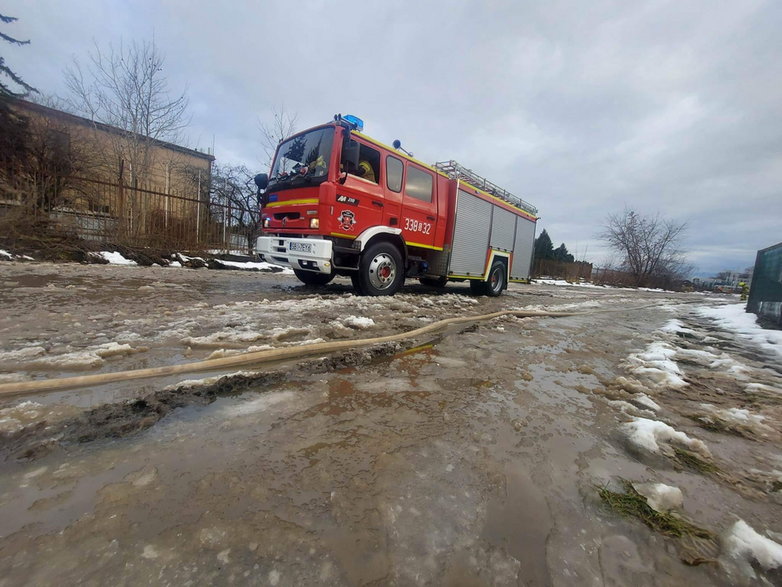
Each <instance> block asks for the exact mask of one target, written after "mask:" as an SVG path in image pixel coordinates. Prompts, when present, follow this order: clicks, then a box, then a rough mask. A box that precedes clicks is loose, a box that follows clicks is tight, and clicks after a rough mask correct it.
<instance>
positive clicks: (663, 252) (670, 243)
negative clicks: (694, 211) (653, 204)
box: [600, 209, 689, 286]
mask: <svg viewBox="0 0 782 587" xmlns="http://www.w3.org/2000/svg"><path fill="white" fill-rule="evenodd" d="M686 228H687V224H686V223H685V222H674V221H672V220H668V219H665V218H660V216H659V214H658V215H656V216H653V217H648V216H642V215H640V214H638V213H637V212H635V211H634V210H631V209H625V210H624V212H622V213H621V214H611V215H609V216H608V219H607V220H606V224H605V226H604V230H603V232H602V233H601V234H600V237H601V238H602V239H603V240H605V241H606V242H608V244H609V245H610V246H611V248H612V249H613V250H614V251H616V252H617V253H618V254H619V255H620V256H621V258H622V268H623V269H624V270H625V271H627V272H628V273H630V274H631V275H632V277H633V279H634V282H635V285H636V286H646V285H649V284H650V283H651V281H652V280H653V279H655V278H657V279H661V280H666V281H667V280H670V279H673V278H676V277H680V276H682V274H683V272H684V271H686V270H688V267H689V266H688V265H687V264H686V261H685V260H684V255H683V253H682V251H681V250H680V248H679V246H680V243H681V240H682V238H683V236H684V232H685V230H686Z"/></svg>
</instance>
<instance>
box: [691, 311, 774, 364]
mask: <svg viewBox="0 0 782 587" xmlns="http://www.w3.org/2000/svg"><path fill="white" fill-rule="evenodd" d="M745 308H746V304H745V303H743V302H742V303H738V304H726V305H724V306H718V307H701V308H697V312H698V313H699V314H700V315H701V316H705V317H707V318H712V319H713V320H714V321H716V322H717V325H718V326H719V327H720V328H723V329H724V330H727V331H728V332H731V333H735V334H737V335H739V336H740V337H741V338H743V339H745V340H747V341H749V342H751V343H753V344H756V345H757V346H759V347H761V348H762V349H764V350H766V351H769V352H772V353H775V354H777V355H779V356H782V331H780V330H767V329H765V328H763V327H761V326H760V325H759V324H757V322H756V320H757V317H756V316H755V314H751V313H748V312H746V311H745Z"/></svg>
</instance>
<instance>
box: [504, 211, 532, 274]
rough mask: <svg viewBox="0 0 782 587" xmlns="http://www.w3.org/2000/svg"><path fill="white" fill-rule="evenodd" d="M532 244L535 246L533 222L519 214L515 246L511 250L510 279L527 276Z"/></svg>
mask: <svg viewBox="0 0 782 587" xmlns="http://www.w3.org/2000/svg"><path fill="white" fill-rule="evenodd" d="M533 246H535V223H534V222H531V221H530V220H527V219H526V218H522V217H521V216H519V217H517V218H516V248H515V249H514V251H513V264H512V265H513V266H512V267H511V268H510V278H511V279H527V278H529V272H530V265H531V264H532V247H533Z"/></svg>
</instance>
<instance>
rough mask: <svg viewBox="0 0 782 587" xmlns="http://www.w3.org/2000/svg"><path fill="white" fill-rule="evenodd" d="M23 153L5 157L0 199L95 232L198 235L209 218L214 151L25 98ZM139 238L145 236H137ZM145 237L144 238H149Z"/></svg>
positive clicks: (16, 107) (16, 103)
mask: <svg viewBox="0 0 782 587" xmlns="http://www.w3.org/2000/svg"><path fill="white" fill-rule="evenodd" d="M11 108H12V110H13V111H14V112H15V113H16V114H17V115H18V116H19V117H20V118H21V119H23V120H24V121H25V122H24V129H25V130H24V133H25V135H26V136H25V144H26V148H25V153H24V157H18V158H15V159H14V160H13V161H12V162H11V163H9V162H8V159H9V158H8V157H5V159H4V161H3V162H2V163H3V166H2V167H3V169H2V172H0V205H2V206H3V208H4V209H5V211H6V213H8V212H9V210H12V209H13V208H15V207H17V208H25V209H30V210H35V211H37V212H39V213H40V212H43V213H47V214H49V215H50V217H51V218H53V219H56V220H58V221H61V222H63V223H66V224H70V225H71V226H73V227H75V228H76V229H77V230H78V231H80V232H81V233H82V234H85V235H92V236H96V237H99V238H101V237H102V238H105V237H116V236H117V235H125V236H128V237H135V238H137V239H138V238H139V237H145V238H146V237H149V238H152V240H154V237H159V236H161V235H162V234H164V233H167V232H169V233H170V232H171V231H172V230H174V229H175V230H176V231H177V232H179V233H182V234H181V235H180V236H184V233H185V232H192V233H193V234H192V235H190V236H189V237H188V238H189V239H190V240H192V239H193V238H195V239H196V240H197V239H198V237H199V235H198V233H199V232H203V230H201V229H202V227H205V225H204V223H208V214H207V212H208V209H209V202H208V194H209V186H210V181H211V173H212V162H213V161H214V156H213V155H212V154H211V153H204V152H201V151H198V150H194V149H189V148H186V147H182V146H180V145H175V144H173V143H168V142H165V141H161V140H157V139H153V138H150V137H145V136H141V135H138V134H135V133H130V132H127V131H124V130H122V129H120V128H116V127H113V126H109V125H106V124H102V123H99V122H95V121H92V120H89V119H87V118H83V117H81V116H76V115H73V114H70V113H68V112H63V111H62V110H57V109H54V108H50V107H47V106H42V105H40V104H35V103H33V102H28V101H26V100H13V101H12V102H11ZM141 240H143V238H142V239H141ZM148 240H149V239H148Z"/></svg>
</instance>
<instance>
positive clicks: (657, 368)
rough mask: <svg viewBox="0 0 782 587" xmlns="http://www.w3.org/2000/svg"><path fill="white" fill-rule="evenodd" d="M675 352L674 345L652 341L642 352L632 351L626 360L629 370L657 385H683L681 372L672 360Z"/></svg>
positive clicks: (684, 384)
mask: <svg viewBox="0 0 782 587" xmlns="http://www.w3.org/2000/svg"><path fill="white" fill-rule="evenodd" d="M676 352H677V349H676V347H674V346H671V345H670V344H668V343H665V342H661V341H657V342H653V343H651V344H650V345H649V346H647V347H646V350H644V351H643V352H640V353H633V354H632V355H630V356H629V357H628V358H627V362H628V363H629V364H630V365H631V368H630V372H631V373H633V374H635V375H639V376H643V377H645V378H647V379H649V380H651V381H653V382H654V383H657V384H658V385H667V386H669V387H674V388H680V387H685V386H686V385H687V382H686V381H685V380H684V379H682V377H681V375H682V372H681V370H680V369H679V366H678V365H677V364H676V361H674V360H672V359H673V357H674V356H675V355H676Z"/></svg>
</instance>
